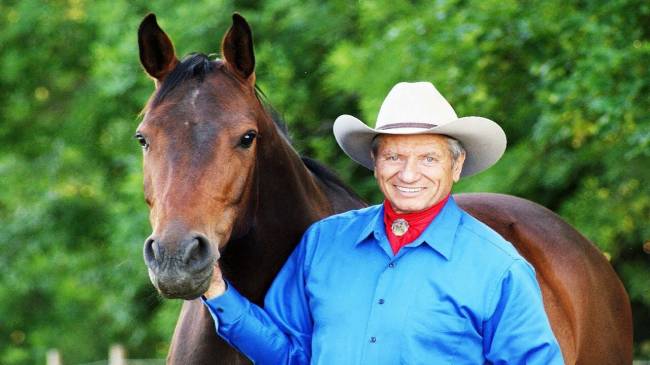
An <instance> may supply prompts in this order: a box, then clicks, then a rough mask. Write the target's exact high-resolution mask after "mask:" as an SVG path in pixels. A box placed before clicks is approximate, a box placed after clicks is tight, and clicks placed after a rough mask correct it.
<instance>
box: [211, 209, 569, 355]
mask: <svg viewBox="0 0 650 365" xmlns="http://www.w3.org/2000/svg"><path fill="white" fill-rule="evenodd" d="M383 214H384V212H383V206H382V205H377V206H372V207H369V208H365V209H361V210H356V211H350V212H347V213H343V214H339V215H335V216H331V217H329V218H326V219H324V220H321V221H319V222H317V223H315V224H314V225H312V226H311V227H310V228H309V229H308V230H307V231H306V232H305V234H304V236H303V238H302V240H301V242H300V244H299V245H298V246H297V247H296V249H295V251H294V252H293V253H292V255H291V256H290V257H289V259H288V261H287V263H286V264H285V265H284V267H283V268H282V270H281V271H280V272H279V274H278V276H277V277H276V279H275V281H274V282H273V284H272V286H271V288H270V289H269V291H268V293H267V295H266V298H265V303H264V308H263V309H262V308H260V307H258V306H256V305H254V304H252V303H250V302H249V301H248V300H247V299H246V298H244V297H243V296H241V295H240V294H239V293H238V292H237V291H236V290H235V288H233V287H232V286H230V285H229V286H228V289H227V290H226V292H225V293H224V294H223V295H221V296H219V297H216V298H212V299H209V300H205V299H204V303H205V304H206V305H207V307H208V308H209V310H210V313H211V314H212V316H213V318H214V321H215V325H216V328H217V332H218V333H219V335H220V336H221V337H223V338H224V339H225V340H226V341H228V342H229V343H230V344H231V345H232V346H234V347H236V348H237V349H238V350H239V351H241V352H242V353H244V354H245V355H246V356H248V357H249V358H250V359H251V360H252V361H253V362H255V363H256V364H273V365H277V364H309V363H311V364H325V365H332V364H336V365H341V364H391V365H393V364H454V365H459V364H484V363H493V364H543V365H549V364H563V360H562V354H561V352H560V349H559V346H558V343H557V340H556V339H555V337H554V335H553V333H552V331H551V328H550V325H549V322H548V318H547V317H546V314H545V312H544V307H543V305H542V297H541V292H540V288H539V285H538V283H537V281H536V279H535V272H534V270H533V268H532V266H531V265H530V264H529V263H527V262H526V261H525V260H524V259H523V258H522V257H521V256H520V255H519V254H518V253H517V251H516V250H515V249H514V247H513V246H512V245H511V244H510V243H509V242H507V241H505V240H504V239H503V238H502V237H501V236H500V235H499V234H497V233H496V232H494V231H493V230H492V229H490V228H489V227H487V226H486V225H484V224H483V223H481V222H479V221H478V220H476V219H475V218H473V217H472V216H470V215H469V214H467V213H465V212H464V211H462V210H461V209H460V208H459V207H458V206H457V205H456V203H455V202H454V199H453V198H450V199H449V201H448V202H447V204H446V205H445V207H444V208H443V209H442V211H441V212H440V214H439V215H438V216H437V217H436V218H435V219H434V220H433V222H432V223H431V224H430V225H429V226H428V227H427V228H426V229H425V231H424V232H423V233H422V234H421V235H420V237H418V239H416V240H415V241H414V242H412V243H410V244H408V245H407V246H405V247H403V248H402V249H400V251H399V252H398V253H397V255H393V253H392V250H391V248H390V244H389V242H388V239H387V237H386V233H385V230H384V223H383Z"/></svg>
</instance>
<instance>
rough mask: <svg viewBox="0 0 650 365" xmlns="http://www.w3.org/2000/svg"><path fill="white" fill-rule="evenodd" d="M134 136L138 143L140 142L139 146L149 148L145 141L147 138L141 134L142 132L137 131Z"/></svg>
mask: <svg viewBox="0 0 650 365" xmlns="http://www.w3.org/2000/svg"><path fill="white" fill-rule="evenodd" d="M134 138H135V139H137V140H138V143H140V146H141V147H142V148H143V149H145V150H146V149H147V148H149V143H148V142H147V139H146V138H144V136H143V135H142V133H140V132H137V133H136V134H135V136H134Z"/></svg>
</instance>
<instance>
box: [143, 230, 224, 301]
mask: <svg viewBox="0 0 650 365" xmlns="http://www.w3.org/2000/svg"><path fill="white" fill-rule="evenodd" d="M170 238H171V237H170ZM143 251H144V252H143V254H144V261H145V263H146V264H147V267H148V268H149V278H150V279H151V283H152V284H153V285H154V286H155V287H156V289H158V291H159V292H160V294H161V295H162V296H163V297H165V298H182V299H195V298H197V297H199V296H201V295H202V294H203V293H204V292H205V291H206V290H207V289H208V286H209V285H210V279H211V277H212V270H213V267H214V264H215V262H216V260H217V259H218V257H217V255H215V254H214V253H213V250H212V248H211V246H210V242H209V241H208V239H207V238H205V237H204V236H202V235H188V236H186V237H185V238H182V239H169V238H165V237H164V236H163V237H156V236H155V235H152V236H151V237H149V238H148V239H147V240H146V241H145V243H144V250H143Z"/></svg>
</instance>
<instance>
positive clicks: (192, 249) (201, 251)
mask: <svg viewBox="0 0 650 365" xmlns="http://www.w3.org/2000/svg"><path fill="white" fill-rule="evenodd" d="M182 257H183V263H184V264H186V265H189V266H199V267H200V266H202V265H201V264H202V263H203V261H205V259H206V258H209V257H210V244H209V243H208V240H207V239H206V238H205V237H203V236H197V237H194V238H193V239H192V240H191V241H190V242H189V243H188V244H187V245H186V246H185V249H184V251H183V256H182Z"/></svg>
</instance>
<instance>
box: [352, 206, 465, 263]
mask: <svg viewBox="0 0 650 365" xmlns="http://www.w3.org/2000/svg"><path fill="white" fill-rule="evenodd" d="M383 217H384V205H383V204H380V205H378V206H377V210H376V212H375V214H374V215H372V216H371V217H370V220H369V221H368V224H366V225H365V226H364V228H363V230H361V233H360V234H359V237H358V238H357V240H356V244H359V243H361V242H363V241H364V240H365V239H366V238H368V237H369V236H370V235H371V234H374V236H375V239H377V240H378V241H379V240H380V239H382V238H385V237H386V234H385V232H384V230H385V228H384V221H383ZM460 218H461V210H460V208H459V207H458V205H456V201H455V200H454V197H453V196H450V197H449V200H448V201H447V204H445V206H444V207H443V208H442V210H441V211H440V213H438V216H437V217H436V218H435V219H434V220H433V221H432V222H431V224H429V226H428V227H427V228H426V229H425V230H424V231H423V232H422V234H421V235H420V237H418V238H417V239H416V240H415V241H413V242H412V243H409V244H408V245H407V246H418V245H420V244H421V243H426V244H427V245H429V246H430V247H431V248H432V249H434V250H435V251H436V252H438V253H439V254H440V255H442V256H443V257H444V258H445V259H447V260H449V259H451V252H452V248H453V243H454V238H455V236H456V230H457V229H458V225H459V224H460ZM386 239H387V238H386Z"/></svg>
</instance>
